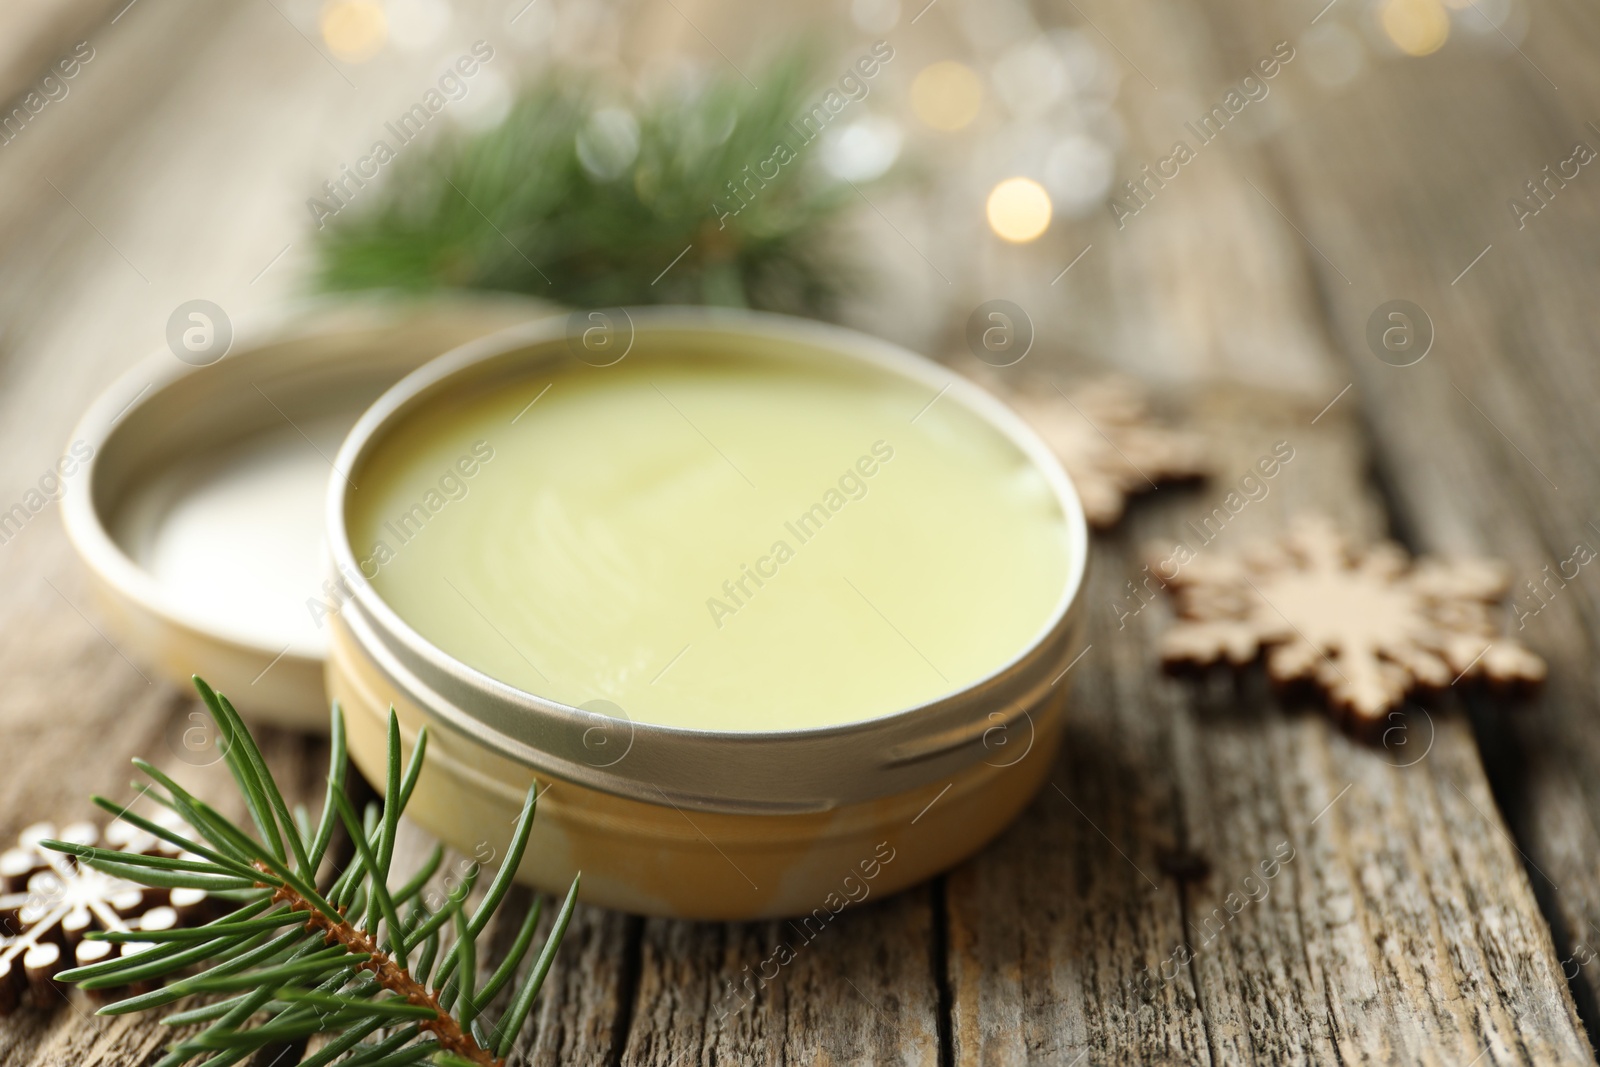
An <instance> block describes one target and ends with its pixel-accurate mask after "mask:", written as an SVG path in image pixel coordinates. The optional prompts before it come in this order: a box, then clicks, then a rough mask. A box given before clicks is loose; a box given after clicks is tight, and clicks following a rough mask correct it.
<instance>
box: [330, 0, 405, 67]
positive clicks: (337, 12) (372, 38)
mask: <svg viewBox="0 0 1600 1067" xmlns="http://www.w3.org/2000/svg"><path fill="white" fill-rule="evenodd" d="M388 38H389V20H388V18H387V17H386V16H385V15H384V13H383V5H382V4H380V3H378V2H377V0H329V2H328V3H326V4H324V5H323V8H322V39H323V40H324V41H326V42H327V45H328V51H330V52H332V53H333V54H334V56H335V57H336V58H338V59H342V60H344V61H345V62H346V63H361V62H365V61H366V60H368V59H371V58H372V57H373V56H375V55H377V54H378V50H379V49H380V48H382V47H383V43H384V42H385V41H386V40H388Z"/></svg>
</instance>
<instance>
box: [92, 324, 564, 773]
mask: <svg viewBox="0 0 1600 1067" xmlns="http://www.w3.org/2000/svg"><path fill="white" fill-rule="evenodd" d="M180 310H181V309H180ZM219 312H220V309H214V308H213V309H212V310H210V311H208V312H204V313H203V314H204V315H206V316H209V317H206V318H202V319H197V320H195V321H196V322H197V323H201V324H202V326H203V327H204V328H205V329H206V330H207V331H208V336H209V337H210V338H212V339H216V338H219V337H222V336H223V332H222V331H229V330H231V327H228V326H227V325H226V322H225V320H224V321H222V322H218V321H214V320H215V318H216V316H217V315H218V313H219ZM549 313H550V311H549V307H548V305H540V304H536V303H533V302H530V301H525V300H521V299H512V298H499V297H479V296H450V297H440V298H429V299H416V298H407V299H406V300H405V301H404V302H401V301H400V300H398V299H391V298H385V297H379V298H370V297H369V298H354V299H338V300H325V301H318V302H316V303H312V304H309V305H304V306H301V307H300V308H298V309H297V310H296V311H295V312H294V313H293V314H292V315H284V316H281V317H280V318H278V319H275V320H274V321H273V322H270V323H262V324H258V325H255V326H248V325H247V326H243V327H241V328H240V329H239V331H238V334H237V336H232V337H230V338H229V340H230V341H231V344H229V343H220V342H219V343H218V344H216V346H215V348H214V349H213V350H210V351H206V350H202V351H200V352H197V353H196V352H190V351H189V350H188V349H187V348H186V347H184V345H182V344H181V343H180V344H175V345H174V347H173V348H172V350H170V351H169V350H167V349H162V350H161V351H159V352H157V353H155V354H154V355H152V356H150V357H148V358H147V359H145V360H143V361H141V362H140V363H138V364H136V365H135V366H134V367H133V369H131V370H130V371H128V372H127V373H126V374H125V375H123V376H122V377H121V378H120V379H118V380H117V381H116V382H114V383H113V384H112V385H111V387H110V388H108V389H107V390H106V392H105V393H103V394H102V395H101V396H100V397H99V398H98V399H97V400H96V401H95V402H94V404H93V405H92V406H91V407H90V408H89V410H88V411H87V413H85V415H84V416H83V419H82V420H81V421H80V422H79V424H78V427H77V429H76V430H75V431H74V434H73V438H72V441H71V443H70V445H69V446H68V449H67V453H68V454H69V455H71V456H74V457H78V458H82V457H84V456H87V457H88V458H87V460H86V462H85V463H84V464H83V466H82V467H81V469H80V471H79V473H77V474H76V475H75V476H74V477H73V478H72V479H71V480H70V485H69V488H68V492H67V493H66V495H65V496H64V497H63V500H62V509H63V511H62V513H63V516H64V520H65V525H66V530H67V534H68V536H69V537H70V538H71V540H72V543H73V545H74V546H75V547H76V548H77V550H78V552H79V553H80V554H81V555H82V556H83V558H84V560H85V561H86V562H87V563H88V565H89V568H90V571H91V573H92V575H93V576H94V578H95V594H96V600H97V601H98V604H99V607H100V611H101V614H102V615H103V616H104V617H105V618H106V619H107V620H108V621H109V622H110V624H111V628H112V630H113V632H114V633H115V634H116V637H117V643H118V646H119V648H124V649H127V650H128V652H129V653H130V654H132V655H134V656H135V657H136V658H138V659H139V660H141V661H143V662H144V663H147V664H153V665H154V666H155V667H156V668H157V669H158V670H159V671H160V673H162V674H164V675H166V676H167V677H169V678H171V679H172V680H174V681H177V682H179V683H180V684H182V685H184V686H185V687H187V686H188V678H189V676H190V675H192V674H196V673H198V674H200V675H202V676H203V677H205V678H206V679H207V680H208V681H210V682H211V683H212V684H213V685H215V686H216V687H217V688H218V689H220V690H222V691H224V692H226V693H228V694H229V696H230V697H231V698H232V699H233V700H234V701H235V702H236V703H237V704H238V706H239V707H240V709H241V710H242V711H244V712H245V713H246V714H249V715H254V716H258V717H260V718H263V719H268V720H272V721H275V722H280V723H284V724H288V725H293V726H298V727H301V728H305V729H311V730H318V731H322V730H326V729H327V701H326V697H325V694H324V691H323V677H322V676H323V659H324V657H325V656H326V655H327V647H328V634H327V630H326V628H325V627H324V626H322V625H320V619H319V617H318V616H317V614H316V612H315V610H314V608H315V605H316V604H318V603H319V602H320V601H321V598H322V597H323V596H324V595H325V590H324V589H323V582H324V581H325V580H326V575H327V562H326V548H325V544H324V542H325V538H324V536H323V520H322V507H323V502H324V500H325V499H326V485H327V482H328V480H329V479H330V478H334V479H335V480H337V479H338V478H340V477H342V475H341V474H339V472H337V471H336V470H335V469H334V466H333V456H334V454H335V453H336V452H337V451H338V448H339V443H340V442H341V441H342V440H343V439H344V436H345V434H346V433H347V432H348V431H349V429H350V427H351V426H352V425H354V424H355V421H356V419H357V418H358V417H359V416H360V414H361V412H362V411H364V410H365V409H366V408H367V406H368V405H369V404H370V403H371V402H372V401H373V400H374V399H376V398H377V397H378V396H379V395H380V394H381V393H383V391H384V390H386V389H387V388H389V387H390V386H391V385H393V384H394V383H395V382H397V381H399V380H400V379H401V378H402V377H404V376H405V375H406V374H407V373H409V372H411V371H413V370H415V369H416V368H417V367H419V366H421V365H422V364H423V363H425V362H427V361H428V360H430V359H433V358H435V357H436V356H438V355H439V354H440V353H442V352H446V351H448V350H450V349H451V348H454V347H455V346H456V345H459V344H460V343H461V342H463V341H466V340H470V339H472V338H474V337H481V336H483V335H484V334H488V333H493V332H495V331H498V330H502V329H504V328H506V327H507V326H510V325H512V324H514V323H519V322H526V321H528V320H529V319H532V318H536V317H538V316H540V315H547V314H549ZM195 328H196V329H200V328H201V326H196V327H195ZM179 352H182V353H183V355H182V356H181V357H180V355H178V353H179ZM185 740H186V742H187V735H186V739H185ZM203 751H204V753H205V755H206V758H211V757H214V756H215V754H216V753H215V749H214V747H204V748H203Z"/></svg>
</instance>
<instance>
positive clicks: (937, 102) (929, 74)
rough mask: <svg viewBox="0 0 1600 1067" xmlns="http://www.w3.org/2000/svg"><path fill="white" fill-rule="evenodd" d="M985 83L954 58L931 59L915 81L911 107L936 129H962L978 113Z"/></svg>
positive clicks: (969, 68) (918, 115)
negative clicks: (933, 61) (931, 61)
mask: <svg viewBox="0 0 1600 1067" xmlns="http://www.w3.org/2000/svg"><path fill="white" fill-rule="evenodd" d="M982 103H983V83H982V82H980V81H979V80H978V76H977V75H976V74H974V73H973V71H972V68H971V67H969V66H967V65H966V64H964V63H957V62H956V61H955V60H953V59H941V60H940V61H939V62H937V63H930V64H929V65H928V66H926V67H923V68H922V70H921V71H919V72H918V73H917V77H916V79H915V80H914V81H912V83H911V110H912V111H915V112H916V113H917V118H919V119H921V120H922V121H923V122H926V123H927V124H928V125H929V126H932V127H933V128H934V129H936V130H959V129H961V127H963V126H965V125H966V124H967V123H969V122H971V121H972V120H973V119H975V118H977V117H978V106H979V105H980V104H982Z"/></svg>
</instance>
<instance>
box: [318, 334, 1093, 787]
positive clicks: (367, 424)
mask: <svg viewBox="0 0 1600 1067" xmlns="http://www.w3.org/2000/svg"><path fill="white" fill-rule="evenodd" d="M626 312H627V315H628V317H629V318H630V320H631V321H632V324H633V330H634V337H635V338H636V339H637V338H641V337H643V336H644V335H645V334H646V333H650V334H655V335H657V336H662V335H670V334H675V333H676V334H697V333H699V334H704V333H708V332H709V333H718V334H723V335H725V336H729V335H732V336H738V335H742V336H746V337H749V338H751V339H752V340H754V341H757V342H760V341H777V342H780V343H785V344H789V345H796V344H798V345H803V346H807V347H812V348H816V349H819V350H822V351H824V352H825V353H827V354H828V355H830V356H832V357H834V358H838V359H844V360H854V361H858V362H861V363H865V364H867V365H870V366H873V367H876V368H878V369H880V370H883V371H886V372H888V373H890V374H893V375H896V376H898V377H901V378H903V379H907V380H910V381H914V382H917V383H919V384H922V385H926V386H927V387H928V390H929V392H928V395H929V396H930V397H932V396H934V395H935V394H936V393H939V392H940V391H941V390H944V392H943V394H942V395H943V398H944V399H949V400H953V401H955V402H959V403H961V404H963V405H964V406H965V407H967V409H968V410H970V411H972V412H974V413H976V414H977V415H979V416H980V417H981V418H983V419H984V420H985V421H986V422H988V423H989V424H990V425H992V426H993V427H995V428H996V429H997V430H999V431H1000V432H1001V433H1002V434H1004V435H1005V436H1006V437H1007V439H1009V440H1010V441H1011V442H1012V443H1014V444H1015V445H1016V446H1017V447H1018V448H1019V449H1020V450H1021V451H1022V452H1023V453H1024V454H1025V455H1026V456H1027V457H1028V458H1029V460H1031V461H1032V462H1033V464H1034V465H1035V466H1036V467H1037V468H1039V470H1040V471H1041V472H1042V473H1043V475H1044V476H1045V478H1046V480H1047V481H1048V482H1049V484H1050V486H1051V489H1052V490H1053V491H1054V493H1055V496H1056V500H1057V503H1058V504H1059V506H1060V507H1061V510H1062V513H1063V515H1064V516H1065V517H1066V523H1067V531H1068V540H1069V546H1068V548H1069V552H1070V555H1071V559H1070V560H1069V561H1068V577H1067V581H1066V582H1065V584H1064V587H1063V589H1062V592H1061V595H1060V598H1059V600H1058V602H1057V604H1056V606H1055V608H1054V610H1053V611H1052V613H1051V617H1050V619H1049V621H1048V622H1047V623H1046V625H1045V626H1044V628H1043V629H1042V630H1041V632H1040V633H1039V634H1037V635H1036V636H1035V639H1034V640H1033V642H1032V643H1031V644H1029V645H1028V647H1027V648H1025V649H1024V650H1023V651H1022V652H1021V653H1020V654H1019V655H1018V656H1016V657H1015V658H1014V659H1013V660H1011V661H1010V662H1009V663H1007V664H1005V665H1003V666H1001V667H1000V668H999V669H997V670H996V671H994V672H993V673H992V674H990V675H989V676H987V677H986V678H983V679H981V680H979V681H978V682H976V683H974V684H973V685H971V686H968V687H966V688H964V689H960V690H957V691H954V692H951V693H947V694H945V695H943V696H941V697H939V698H937V699H935V700H933V701H930V702H928V703H925V704H920V705H916V706H913V707H909V708H904V709H901V710H899V711H896V712H892V713H890V714H887V715H883V716H880V717H878V718H874V719H867V720H862V721H859V722H852V723H844V724H840V725H834V726H826V727H816V728H811V729H802V730H786V731H752V732H744V731H740V732H730V731H711V730H693V729H685V728H681V727H669V726H658V725H655V724H652V723H643V722H637V723H635V722H625V721H622V720H617V719H614V718H611V717H609V716H605V715H600V714H597V713H594V712H589V711H584V710H581V709H579V708H575V707H571V706H568V705H566V704H561V703H558V702H556V701H553V700H549V699H546V698H544V697H540V696H538V695H536V694H532V693H528V692H525V691H523V690H521V689H517V688H515V687H513V686H510V685H507V684H505V683H503V682H500V681H497V680H495V679H494V678H491V677H489V676H488V675H486V674H483V673H482V672H480V671H477V670H475V669H473V668H471V667H468V666H467V665H466V664H464V663H462V662H460V661H459V660H456V659H454V658H453V657H451V656H449V655H448V654H446V653H445V652H443V651H442V650H440V649H439V648H437V647H436V646H434V645H433V644H432V643H430V642H429V641H427V640H426V639H425V638H423V637H422V636H421V635H420V634H418V633H417V632H416V631H415V630H414V629H412V628H411V627H410V626H409V625H408V624H407V623H406V622H405V621H404V620H402V619H401V618H400V616H399V615H398V614H397V613H396V612H395V611H394V610H393V609H392V608H390V607H389V605H388V604H386V603H385V602H384V601H383V600H382V599H381V598H380V597H379V596H378V595H377V593H376V592H375V591H374V590H373V588H372V586H371V585H370V584H368V583H367V582H366V581H365V580H362V579H360V578H359V577H357V578H356V580H353V581H351V582H350V583H349V584H350V587H351V594H352V595H351V596H350V598H349V599H348V600H346V602H345V603H344V605H343V607H342V608H341V609H340V611H339V614H338V617H337V621H336V623H335V624H336V625H342V626H344V627H345V628H347V629H348V631H349V633H350V634H351V636H352V638H353V639H354V641H355V642H356V643H357V644H358V645H359V646H360V648H361V650H362V651H363V652H365V654H366V655H368V656H369V657H371V659H372V661H373V663H374V664H375V665H376V666H377V667H378V669H379V670H380V671H381V672H382V673H383V674H384V675H386V676H387V677H388V679H389V680H390V681H391V682H392V683H394V685H395V686H396V687H397V688H398V689H399V690H400V691H401V692H402V693H404V694H406V695H407V696H408V697H410V698H411V699H412V700H414V701H415V702H416V703H417V704H419V705H420V706H422V707H423V708H425V709H427V710H428V711H429V712H431V713H432V714H433V715H434V716H436V717H437V718H439V719H440V720H441V721H443V722H444V723H446V724H448V725H449V726H451V727H452V728H454V729H455V730H457V731H459V732H461V733H462V734H465V735H466V736H468V737H470V738H472V739H474V740H476V741H477V742H479V743H480V744H483V745H485V746H486V747H488V748H489V749H491V750H492V751H495V752H497V753H499V754H501V755H504V756H506V757H509V758H510V759H513V760H515V761H517V762H519V763H522V764H525V765H527V766H529V767H531V768H533V770H534V771H535V772H536V773H538V774H540V775H542V776H545V777H547V778H553V779H556V780H562V781H568V782H573V783H577V784H580V785H583V786H586V787H589V788H592V789H597V790H600V791H602V792H606V793H611V794H615V795H618V796H622V797H628V798H631V799H634V800H640V801H645V802H648V803H657V804H659V803H662V802H665V803H668V804H672V805H676V806H681V807H690V808H695V809H699V810H703V811H720V812H729V813H800V812H817V811H826V810H829V809H832V808H835V807H838V806H841V805H844V804H849V803H855V802H859V801H864V800H869V799H872V798H874V797H879V796H886V795H890V794H893V793H899V792H903V791H905V790H908V789H914V788H917V787H919V786H922V785H926V784H928V783H930V782H934V781H937V780H938V779H940V778H943V777H948V776H951V775H953V774H955V773H957V772H959V771H963V770H966V769H967V768H969V767H971V766H972V765H974V764H976V763H980V762H984V763H989V764H990V765H991V766H995V767H999V768H1003V767H1006V766H1009V765H1010V764H1012V763H1015V762H1017V761H1018V760H1019V759H1020V758H1021V756H1019V755H1016V754H1015V749H1013V748H1012V745H1013V744H1017V745H1023V744H1025V745H1026V746H1028V747H1031V745H1032V739H1033V734H1034V723H1033V716H1032V713H1033V711H1034V710H1035V709H1037V708H1039V707H1040V706H1041V705H1043V704H1044V702H1045V701H1046V699H1047V698H1048V697H1050V696H1052V695H1053V693H1052V691H1053V689H1054V687H1055V684H1056V683H1057V682H1058V681H1059V680H1060V675H1061V672H1062V671H1063V669H1064V668H1065V667H1066V666H1067V664H1068V663H1069V661H1070V657H1071V655H1072V654H1073V652H1074V651H1075V640H1076V634H1075V629H1076V625H1075V624H1076V622H1077V619H1078V616H1079V615H1080V613H1081V612H1080V609H1079V600H1080V595H1079V594H1080V590H1081V588H1082V585H1083V581H1084V576H1085V571H1086V566H1087V558H1088V550H1089V537H1088V528H1087V525H1086V523H1085V521H1084V515H1083V507H1082V505H1081V503H1080V502H1079V500H1078V495H1077V491H1076V490H1075V489H1074V488H1073V486H1072V483H1071V481H1070V480H1069V479H1068V478H1067V475H1066V473H1065V472H1064V471H1063V470H1062V469H1061V465H1060V463H1059V462H1057V460H1056V458H1055V456H1054V454H1053V453H1052V452H1051V451H1050V449H1049V447H1048V446H1047V445H1045V443H1044V442H1043V441H1042V440H1041V439H1040V438H1039V437H1038V435H1037V434H1036V433H1034V431H1033V430H1032V428H1031V427H1029V426H1028V425H1027V424H1026V423H1024V422H1023V421H1022V419H1021V418H1020V417H1019V416H1017V415H1016V414H1015V413H1014V412H1012V411H1011V409H1010V408H1008V407H1006V406H1005V405H1004V404H1002V403H1001V402H1000V401H999V400H997V399H996V398H994V397H993V396H991V395H990V394H989V393H987V392H986V391H984V390H983V389H981V388H980V387H978V386H977V385H975V384H973V383H972V382H970V381H968V380H967V379H965V378H962V377H960V376H959V375H957V374H956V372H954V371H952V370H950V369H948V368H944V367H941V366H939V365H938V364H936V363H933V362H932V361H930V360H927V359H924V358H923V357H921V356H918V355H915V354H913V353H911V352H909V351H907V350H905V349H903V348H900V347H898V346H896V345H892V344H890V343H888V342H886V341H880V340H877V339H875V338H872V337H868V336H866V335H864V334H860V333H857V332H855V331H853V330H848V329H844V328H841V327H835V326H829V325H825V324H822V323H817V322H812V321H809V320H802V319H792V318H788V317H786V316H781V315H772V314H766V313H761V312H753V311H743V310H733V309H721V308H629V309H626ZM567 330H568V327H567V321H566V319H565V318H560V319H549V320H544V321H542V322H536V323H531V324H528V325H526V326H518V327H513V328H511V329H508V330H505V331H502V332H500V333H497V334H493V335H490V336H488V337H484V338H481V339H479V340H477V341H473V342H469V343H467V344H465V345H462V346H461V347H460V348H457V349H455V350H454V351H452V352H449V353H447V354H445V355H443V356H441V357H439V358H438V359H436V360H434V361H433V362H431V363H429V364H427V365H426V366H424V367H422V368H421V369H419V370H417V371H415V372H413V373H412V374H410V375H408V376H407V377H406V378H404V379H403V380H401V381H400V382H399V383H397V384H396V385H395V386H394V387H393V388H391V389H390V390H389V391H388V392H387V393H385V394H384V395H383V396H382V397H380V398H379V399H378V401H377V402H376V403H374V404H373V406H372V407H371V408H369V409H368V410H367V412H366V413H365V414H364V415H363V416H362V417H361V419H360V421H359V422H357V423H356V425H355V428H354V429H353V430H351V432H350V435H349V437H347V438H346V439H345V442H344V445H343V446H342V447H341V448H340V450H339V454H338V456H337V457H336V459H335V461H334V462H335V465H336V466H337V467H338V468H339V469H340V470H343V471H346V472H349V473H350V474H351V476H352V477H354V476H356V475H357V474H358V472H359V470H360V468H361V465H362V463H363V461H364V460H365V459H366V458H367V455H368V454H369V452H370V450H371V449H372V448H373V447H374V446H375V445H376V444H378V443H379V442H381V438H382V436H383V434H384V432H385V431H386V429H387V428H388V427H389V426H390V425H392V424H393V423H395V422H396V421H398V420H400V419H403V418H404V417H406V416H407V415H408V414H409V413H410V412H411V411H412V410H413V409H414V408H415V407H416V406H417V405H418V404H420V403H422V402H424V401H425V400H427V399H428V398H429V397H431V396H433V395H435V394H436V393H440V392H444V391H447V390H452V389H455V388H458V387H462V386H470V385H471V384H472V383H473V382H475V381H477V380H480V379H486V378H494V377H497V376H501V375H504V376H507V377H509V376H511V374H508V373H507V372H508V371H509V372H513V373H514V371H515V370H516V369H517V368H519V367H525V366H532V365H537V364H539V363H543V362H545V361H548V360H553V359H559V358H561V357H562V355H563V354H564V353H565V345H566V338H567V335H568V334H567ZM758 350H759V348H758ZM357 480H358V481H359V478H357ZM346 489H347V484H346V483H345V481H344V480H343V479H339V478H335V479H333V480H332V481H331V482H330V484H329V490H328V510H327V528H328V536H329V543H330V546H331V549H332V554H333V561H334V566H335V568H336V569H337V571H338V572H339V573H340V574H343V575H345V576H347V577H349V576H359V575H360V573H361V572H360V570H359V569H358V564H357V561H356V557H355V554H354V552H353V551H352V549H351V547H350V543H349V532H348V530H347V528H346V524H345V508H346ZM333 654H334V655H335V656H337V655H340V654H341V653H340V652H339V651H338V645H337V643H336V644H335V651H334V653H333ZM597 739H599V740H600V741H601V742H603V743H601V744H597V743H596V742H597ZM999 739H1003V740H1002V741H1001V743H997V740H999ZM619 750H620V751H622V752H623V755H622V757H620V758H618V757H617V756H616V753H617V752H618V751H619ZM1023 751H1024V752H1026V748H1025V749H1024V750H1023Z"/></svg>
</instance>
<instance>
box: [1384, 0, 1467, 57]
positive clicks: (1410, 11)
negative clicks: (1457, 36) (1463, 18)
mask: <svg viewBox="0 0 1600 1067" xmlns="http://www.w3.org/2000/svg"><path fill="white" fill-rule="evenodd" d="M1379 21H1381V22H1382V23H1383V32H1384V33H1386V34H1388V35H1389V40H1391V41H1393V42H1394V44H1395V47H1396V48H1398V49H1400V51H1402V52H1404V53H1405V54H1406V55H1408V56H1426V55H1430V54H1432V53H1434V52H1437V51H1438V50H1439V49H1440V48H1443V47H1444V42H1445V40H1446V38H1448V37H1449V36H1450V13H1449V12H1447V11H1446V10H1445V9H1444V5H1442V4H1441V3H1439V0H1386V2H1385V3H1384V5H1383V10H1382V11H1381V12H1380V13H1379Z"/></svg>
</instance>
